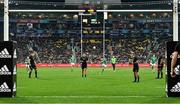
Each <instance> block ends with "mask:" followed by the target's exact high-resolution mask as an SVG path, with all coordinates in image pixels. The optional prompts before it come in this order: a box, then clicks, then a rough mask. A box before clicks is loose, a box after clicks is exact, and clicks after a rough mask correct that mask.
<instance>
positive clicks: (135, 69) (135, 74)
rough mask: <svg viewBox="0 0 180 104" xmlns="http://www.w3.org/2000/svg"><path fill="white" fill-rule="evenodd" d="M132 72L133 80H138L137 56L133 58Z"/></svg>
mask: <svg viewBox="0 0 180 104" xmlns="http://www.w3.org/2000/svg"><path fill="white" fill-rule="evenodd" d="M133 72H134V82H139V74H138V72H139V64H138V59H137V57H134V59H133Z"/></svg>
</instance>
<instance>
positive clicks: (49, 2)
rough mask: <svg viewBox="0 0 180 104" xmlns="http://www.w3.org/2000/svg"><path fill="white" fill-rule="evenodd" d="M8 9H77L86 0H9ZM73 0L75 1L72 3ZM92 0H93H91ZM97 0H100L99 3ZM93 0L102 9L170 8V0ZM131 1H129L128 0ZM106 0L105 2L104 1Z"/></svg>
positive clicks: (93, 3)
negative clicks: (105, 7) (105, 6)
mask: <svg viewBox="0 0 180 104" xmlns="http://www.w3.org/2000/svg"><path fill="white" fill-rule="evenodd" d="M9 1H10V9H32V8H33V9H47V8H48V9H79V8H80V6H82V4H83V3H82V1H87V0H80V1H81V2H78V0H9ZM73 1H74V2H75V1H76V3H73ZM91 1H93V0H91ZM95 1H96V2H95ZM97 1H100V2H99V4H98V2H97ZM116 1H118V0H94V2H92V5H94V6H96V7H97V6H99V8H100V9H104V5H107V7H108V8H107V9H134V8H136V9H169V8H172V0H148V1H147V0H122V2H120V0H119V1H118V3H116ZM130 1H131V2H130ZM104 2H106V3H104Z"/></svg>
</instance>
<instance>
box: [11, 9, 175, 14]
mask: <svg viewBox="0 0 180 104" xmlns="http://www.w3.org/2000/svg"><path fill="white" fill-rule="evenodd" d="M9 12H66V13H67V12H85V10H40V9H39V10H38V9H37V10H29V9H27V10H20V9H11V10H9ZM96 12H173V10H171V9H161V10H160V9H157V10H156V9H148V10H140V9H139V10H96Z"/></svg>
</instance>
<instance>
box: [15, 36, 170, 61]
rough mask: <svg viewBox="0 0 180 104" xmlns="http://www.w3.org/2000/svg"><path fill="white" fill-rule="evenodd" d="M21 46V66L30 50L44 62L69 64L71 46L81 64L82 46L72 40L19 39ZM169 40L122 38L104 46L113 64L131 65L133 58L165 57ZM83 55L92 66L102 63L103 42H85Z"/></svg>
mask: <svg viewBox="0 0 180 104" xmlns="http://www.w3.org/2000/svg"><path fill="white" fill-rule="evenodd" d="M16 41H17V43H18V44H19V45H18V48H17V49H18V56H19V57H18V63H24V60H25V58H26V57H27V56H28V55H29V49H30V48H32V49H33V50H35V51H37V53H38V55H39V58H40V60H41V62H42V63H63V64H67V63H69V60H70V57H71V55H72V54H73V52H72V47H74V49H75V54H76V58H77V62H80V60H79V59H80V56H81V43H80V40H79V41H77V40H76V41H74V42H73V43H72V40H70V39H57V38H37V37H36V38H27V37H18V38H16ZM167 41H168V40H165V39H163V40H162V39H144V38H138V39H119V40H114V41H110V40H109V41H108V42H107V43H106V45H105V50H106V53H105V56H106V58H107V60H108V62H109V63H110V59H111V57H112V55H114V56H115V57H116V58H117V59H118V61H117V62H118V63H131V62H132V58H133V57H134V55H136V56H137V57H138V58H139V60H140V63H148V62H149V59H150V57H151V56H152V55H154V54H155V55H156V56H160V55H162V56H164V55H165V46H166V45H165V44H166V42H167ZM82 50H83V53H86V54H87V56H88V59H89V60H88V62H89V63H92V64H93V63H101V58H102V57H103V45H102V41H98V42H91V41H89V40H88V41H87V40H86V41H84V43H83V48H82Z"/></svg>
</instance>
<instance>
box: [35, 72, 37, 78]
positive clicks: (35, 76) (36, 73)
mask: <svg viewBox="0 0 180 104" xmlns="http://www.w3.org/2000/svg"><path fill="white" fill-rule="evenodd" d="M35 77H36V78H37V70H35Z"/></svg>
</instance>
